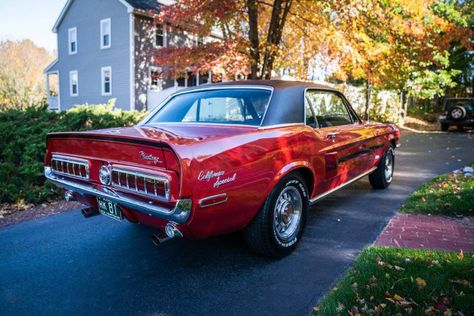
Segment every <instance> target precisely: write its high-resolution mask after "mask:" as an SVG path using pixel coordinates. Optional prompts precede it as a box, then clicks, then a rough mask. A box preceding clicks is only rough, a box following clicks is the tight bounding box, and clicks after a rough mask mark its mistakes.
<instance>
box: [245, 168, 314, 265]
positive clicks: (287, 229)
mask: <svg viewBox="0 0 474 316" xmlns="http://www.w3.org/2000/svg"><path fill="white" fill-rule="evenodd" d="M307 209H308V189H307V187H306V183H305V181H304V180H303V178H302V177H301V175H300V174H299V173H296V172H295V173H292V174H289V175H287V176H285V177H284V178H283V179H282V180H281V181H280V182H278V184H277V185H276V186H275V187H274V188H273V190H272V192H271V193H270V195H269V196H268V197H267V199H266V201H265V203H264V205H263V207H262V208H261V210H260V211H259V213H258V214H257V215H256V216H255V218H254V219H253V220H252V222H251V223H250V225H249V226H247V228H245V231H244V235H245V241H246V242H247V245H248V246H249V248H250V249H252V250H253V251H255V252H257V253H259V254H263V255H266V256H269V257H274V258H281V257H284V256H286V255H288V254H289V253H291V252H292V251H293V250H294V249H295V248H296V245H297V243H298V241H299V240H300V239H301V236H302V234H303V231H304V226H305V222H306V212H307Z"/></svg>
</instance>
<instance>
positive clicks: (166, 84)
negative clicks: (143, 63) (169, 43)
mask: <svg viewBox="0 0 474 316" xmlns="http://www.w3.org/2000/svg"><path fill="white" fill-rule="evenodd" d="M172 87H174V80H172V79H171V77H170V74H168V73H163V70H162V69H161V67H150V90H155V91H160V90H164V89H168V88H172Z"/></svg>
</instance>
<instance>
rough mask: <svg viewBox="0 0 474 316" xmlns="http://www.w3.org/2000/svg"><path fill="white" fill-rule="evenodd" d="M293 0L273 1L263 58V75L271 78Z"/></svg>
mask: <svg viewBox="0 0 474 316" xmlns="http://www.w3.org/2000/svg"><path fill="white" fill-rule="evenodd" d="M291 3H292V0H275V1H274V2H273V9H272V17H271V19H270V26H269V27H268V34H267V42H266V46H265V54H264V58H263V66H262V77H263V78H265V79H271V76H272V70H273V65H274V62H275V57H276V54H277V49H276V48H277V47H278V46H279V45H280V43H281V38H282V34H283V29H284V27H285V22H286V18H287V16H288V13H289V12H290V8H291Z"/></svg>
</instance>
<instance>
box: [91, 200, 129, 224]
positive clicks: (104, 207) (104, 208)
mask: <svg viewBox="0 0 474 316" xmlns="http://www.w3.org/2000/svg"><path fill="white" fill-rule="evenodd" d="M97 205H98V206H99V212H100V213H101V214H102V215H105V216H108V217H110V218H113V219H115V220H117V221H120V222H121V221H122V220H123V216H122V211H120V208H119V207H118V206H117V204H115V203H113V202H111V201H109V200H107V199H104V198H101V197H98V198H97Z"/></svg>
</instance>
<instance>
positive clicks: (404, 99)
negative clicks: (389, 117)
mask: <svg viewBox="0 0 474 316" xmlns="http://www.w3.org/2000/svg"><path fill="white" fill-rule="evenodd" d="M400 102H401V105H400V106H401V112H402V121H401V123H402V124H404V123H405V119H406V118H407V116H408V100H407V94H406V91H405V90H403V89H402V90H401V91H400Z"/></svg>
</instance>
